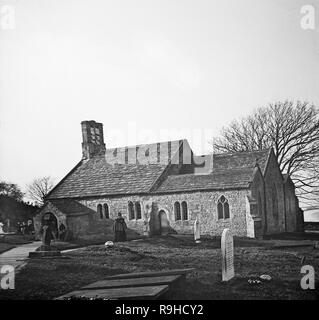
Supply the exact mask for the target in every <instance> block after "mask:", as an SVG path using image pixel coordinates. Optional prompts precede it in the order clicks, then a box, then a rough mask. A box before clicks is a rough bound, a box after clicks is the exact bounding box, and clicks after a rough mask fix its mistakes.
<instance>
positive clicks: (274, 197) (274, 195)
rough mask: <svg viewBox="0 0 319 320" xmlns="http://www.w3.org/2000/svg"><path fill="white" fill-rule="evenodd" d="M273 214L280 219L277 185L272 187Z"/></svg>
mask: <svg viewBox="0 0 319 320" xmlns="http://www.w3.org/2000/svg"><path fill="white" fill-rule="evenodd" d="M272 214H273V217H274V218H275V219H278V198H277V189H276V186H275V185H274V186H273V189H272Z"/></svg>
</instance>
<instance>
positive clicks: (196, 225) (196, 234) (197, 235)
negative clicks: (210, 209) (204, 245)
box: [194, 218, 200, 243]
mask: <svg viewBox="0 0 319 320" xmlns="http://www.w3.org/2000/svg"><path fill="white" fill-rule="evenodd" d="M194 240H195V242H196V243H200V225H199V221H198V220H197V218H196V220H195V222H194Z"/></svg>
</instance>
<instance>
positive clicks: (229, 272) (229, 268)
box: [221, 229, 235, 281]
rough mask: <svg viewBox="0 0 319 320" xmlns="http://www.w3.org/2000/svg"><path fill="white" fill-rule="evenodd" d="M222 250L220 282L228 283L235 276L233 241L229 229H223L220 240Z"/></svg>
mask: <svg viewBox="0 0 319 320" xmlns="http://www.w3.org/2000/svg"><path fill="white" fill-rule="evenodd" d="M221 250H222V281H228V280H230V279H232V278H233V277H234V276H235V270H234V240H233V236H232V235H231V233H230V231H229V229H224V230H223V233H222V239H221Z"/></svg>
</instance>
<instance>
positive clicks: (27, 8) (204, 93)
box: [0, 0, 319, 188]
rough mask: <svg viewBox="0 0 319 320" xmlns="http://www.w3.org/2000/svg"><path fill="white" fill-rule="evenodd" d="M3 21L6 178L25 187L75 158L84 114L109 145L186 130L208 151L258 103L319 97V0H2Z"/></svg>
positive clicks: (0, 59)
mask: <svg viewBox="0 0 319 320" xmlns="http://www.w3.org/2000/svg"><path fill="white" fill-rule="evenodd" d="M8 5H9V6H10V8H13V9H12V10H13V12H14V19H13V20H10V21H11V24H10V27H9V28H8V27H6V26H5V25H4V20H3V19H4V11H3V10H2V11H1V8H3V6H8ZM304 5H312V6H313V8H314V9H315V28H313V29H307V30H304V29H303V28H302V27H301V19H302V18H303V16H304V14H303V13H301V8H302V7H303V6H304ZM11 17H12V16H11ZM0 19H2V21H0V23H1V27H0V178H1V180H5V181H10V182H13V183H17V184H18V185H20V186H21V187H22V188H24V187H25V185H26V184H27V183H30V182H31V181H32V180H33V179H34V178H36V177H42V176H46V175H50V176H52V177H53V178H54V179H55V181H56V182H58V181H59V179H61V178H63V176H64V175H65V174H66V173H67V172H69V171H70V170H71V169H72V168H73V166H74V165H75V164H76V163H77V162H78V161H79V160H80V159H81V155H82V153H81V139H82V137H81V126H80V123H81V121H83V120H96V121H98V122H102V123H103V124H104V137H105V143H106V146H107V147H116V146H125V145H133V144H136V143H148V142H154V141H165V140H168V139H174V140H176V139H181V138H186V139H188V140H189V142H190V145H191V146H192V148H193V149H194V151H195V152H196V153H198V154H202V153H205V152H209V151H211V149H210V147H209V145H208V143H207V140H209V139H210V138H212V136H214V135H216V134H218V132H219V130H220V129H221V128H222V127H223V126H227V125H228V124H229V123H230V122H231V121H232V120H234V119H239V118H240V117H243V116H245V115H248V114H249V113H250V112H251V111H252V110H254V109H255V108H257V107H260V106H265V105H267V104H268V103H271V102H276V101H279V100H286V99H293V100H298V99H299V100H307V101H309V102H311V103H314V104H315V105H317V106H319V3H318V1H311V0H304V1H302V0H228V1H221V0H207V1H206V0H183V1H182V0H134V1H131V0H116V1H115V0H63V1H62V0H0ZM12 21H13V23H12Z"/></svg>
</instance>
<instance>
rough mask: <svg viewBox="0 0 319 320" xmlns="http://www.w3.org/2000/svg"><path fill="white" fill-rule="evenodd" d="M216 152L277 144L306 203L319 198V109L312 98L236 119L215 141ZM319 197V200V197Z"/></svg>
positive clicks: (279, 156) (284, 169) (277, 152)
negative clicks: (311, 101)
mask: <svg viewBox="0 0 319 320" xmlns="http://www.w3.org/2000/svg"><path fill="white" fill-rule="evenodd" d="M211 143H212V145H213V147H214V152H222V153H223V152H240V151H253V150H261V149H265V148H270V147H273V149H274V152H275V155H276V157H277V159H278V163H279V166H280V168H281V171H282V172H283V173H288V174H290V175H291V177H292V179H293V181H294V183H295V185H296V188H297V193H298V196H299V197H300V198H301V199H302V200H303V202H304V203H307V202H308V201H310V202H311V203H312V202H313V201H314V200H316V199H317V200H318V199H319V197H318V196H319V109H318V108H316V107H315V106H314V105H312V104H310V103H308V102H300V101H297V102H296V103H295V102H293V101H285V102H278V103H275V104H270V105H269V106H267V107H262V108H258V109H257V110H256V111H254V112H253V114H252V115H250V116H248V117H245V118H242V119H241V120H239V121H233V122H232V123H231V124H230V126H229V127H227V128H223V129H222V132H221V135H220V136H219V137H217V138H214V139H213V141H212V142H211ZM318 201H319V200H318Z"/></svg>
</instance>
